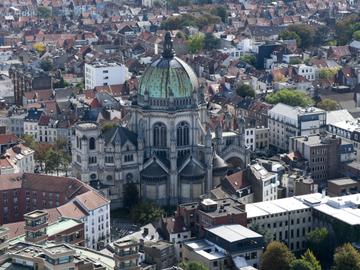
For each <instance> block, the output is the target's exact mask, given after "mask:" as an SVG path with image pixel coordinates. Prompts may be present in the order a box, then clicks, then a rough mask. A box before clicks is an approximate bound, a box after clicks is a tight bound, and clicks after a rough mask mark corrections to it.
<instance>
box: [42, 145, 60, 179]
mask: <svg viewBox="0 0 360 270" xmlns="http://www.w3.org/2000/svg"><path fill="white" fill-rule="evenodd" d="M61 159H62V155H61V153H60V151H56V150H55V149H53V148H51V149H50V150H48V151H47V152H46V154H45V160H44V162H45V172H46V173H52V172H55V171H56V172H57V174H59V169H60V165H61Z"/></svg>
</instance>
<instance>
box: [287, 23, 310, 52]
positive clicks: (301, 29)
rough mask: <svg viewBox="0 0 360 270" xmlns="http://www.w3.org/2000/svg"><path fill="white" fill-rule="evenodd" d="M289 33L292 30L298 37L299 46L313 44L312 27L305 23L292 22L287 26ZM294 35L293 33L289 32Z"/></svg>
mask: <svg viewBox="0 0 360 270" xmlns="http://www.w3.org/2000/svg"><path fill="white" fill-rule="evenodd" d="M287 31H289V32H290V33H291V32H293V33H295V34H296V35H297V36H299V38H300V44H299V47H301V48H308V47H310V46H312V45H313V43H314V37H315V31H314V28H313V27H311V26H310V25H307V24H293V25H290V26H289V27H288V28H287ZM291 35H292V36H294V37H296V36H295V35H293V34H291ZM296 41H298V40H296Z"/></svg>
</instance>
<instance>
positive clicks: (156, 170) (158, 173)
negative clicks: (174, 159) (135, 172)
mask: <svg viewBox="0 0 360 270" xmlns="http://www.w3.org/2000/svg"><path fill="white" fill-rule="evenodd" d="M141 175H142V176H145V177H148V178H160V177H165V176H167V172H166V171H165V170H164V169H163V168H162V167H161V166H160V165H159V164H158V163H157V162H156V161H155V160H153V162H151V164H150V165H149V166H147V167H146V168H145V169H144V170H142V171H141Z"/></svg>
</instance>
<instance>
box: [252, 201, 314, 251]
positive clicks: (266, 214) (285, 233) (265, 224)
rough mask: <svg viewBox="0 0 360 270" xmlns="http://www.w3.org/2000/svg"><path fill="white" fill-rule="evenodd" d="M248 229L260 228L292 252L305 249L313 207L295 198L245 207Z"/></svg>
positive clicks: (310, 228) (310, 227) (310, 226)
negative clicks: (284, 244)
mask: <svg viewBox="0 0 360 270" xmlns="http://www.w3.org/2000/svg"><path fill="white" fill-rule="evenodd" d="M245 209H246V213H247V221H248V228H252V227H259V228H261V229H263V230H265V231H267V232H269V233H271V234H272V236H273V240H277V241H281V242H284V243H286V244H287V245H288V247H289V248H290V249H291V250H292V251H299V250H303V249H304V248H305V242H306V234H307V233H309V232H310V231H311V230H312V227H313V225H312V224H313V223H312V210H311V207H310V206H309V205H307V204H305V203H304V202H302V201H300V200H298V199H296V198H295V197H291V198H284V199H278V200H273V201H268V202H258V203H251V204H247V205H245Z"/></svg>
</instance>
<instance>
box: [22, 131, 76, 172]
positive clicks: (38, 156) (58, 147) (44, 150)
mask: <svg viewBox="0 0 360 270" xmlns="http://www.w3.org/2000/svg"><path fill="white" fill-rule="evenodd" d="M22 139H23V140H24V144H25V145H26V146H28V147H30V148H31V149H33V150H34V151H35V153H34V159H35V161H36V162H38V163H39V165H40V169H41V170H44V171H45V172H46V173H54V172H56V173H57V174H59V172H60V171H63V172H65V174H67V171H68V168H69V165H70V163H71V156H70V155H69V154H68V152H67V151H66V147H67V142H66V141H63V140H57V141H56V142H55V143H54V144H50V143H39V142H36V141H35V140H34V138H33V137H32V136H31V135H24V136H23V138H22ZM44 165H45V166H44Z"/></svg>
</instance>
